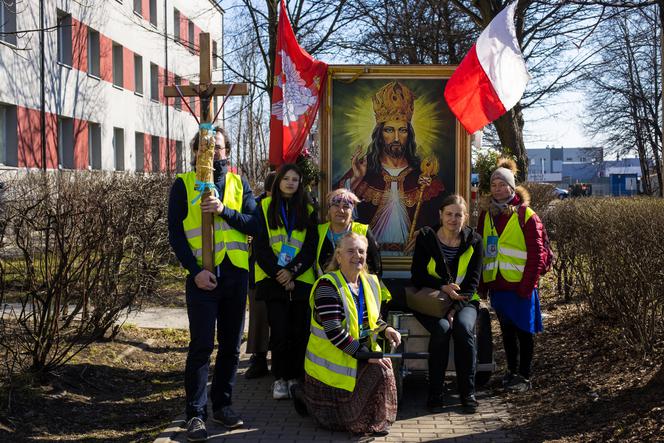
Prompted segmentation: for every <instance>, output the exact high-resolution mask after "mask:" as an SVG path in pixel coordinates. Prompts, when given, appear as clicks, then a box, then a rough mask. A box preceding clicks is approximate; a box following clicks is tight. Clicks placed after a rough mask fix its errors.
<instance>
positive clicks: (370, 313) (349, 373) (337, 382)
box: [304, 271, 380, 392]
mask: <svg viewBox="0 0 664 443" xmlns="http://www.w3.org/2000/svg"><path fill="white" fill-rule="evenodd" d="M323 279H325V280H328V281H330V282H331V283H332V284H333V285H334V287H335V288H336V290H337V293H338V294H339V296H340V298H341V303H342V305H343V308H344V314H345V318H344V320H343V321H342V323H341V325H342V327H343V328H344V329H346V331H347V332H348V334H350V336H351V337H353V339H355V340H357V339H359V337H360V328H359V325H358V315H359V313H358V312H357V307H356V306H355V301H354V300H353V295H352V293H351V292H350V289H349V288H348V284H347V283H346V280H345V279H344V277H343V275H342V274H341V271H334V272H329V273H327V274H325V275H323V276H322V277H321V278H319V279H318V281H320V280H323ZM360 279H361V282H362V286H363V292H364V300H365V302H366V310H367V317H368V319H369V328H370V329H371V330H372V331H375V330H376V328H377V321H378V315H379V306H380V305H379V303H380V285H379V283H378V278H377V277H376V276H375V275H371V274H364V273H362V274H360ZM316 286H317V284H314V287H313V288H312V290H311V295H310V297H309V305H310V307H311V334H310V335H309V343H308V344H307V352H306V354H305V359H304V370H305V371H306V372H307V374H309V375H310V376H311V377H313V378H315V379H316V380H319V381H321V382H322V383H325V384H326V385H328V386H333V387H335V388H339V389H344V390H346V391H350V392H352V391H353V390H354V389H355V377H356V375H357V359H355V358H354V357H352V356H351V355H348V354H346V353H345V352H343V351H342V350H340V349H339V348H337V347H336V346H334V345H333V344H332V343H331V342H330V340H329V339H328V338H327V335H326V334H325V330H324V329H323V327H322V326H321V325H320V324H319V323H318V322H317V321H316V315H315V307H314V306H315V305H314V293H315V289H316ZM370 344H371V345H370V346H371V349H372V350H373V351H380V347H379V346H378V344H377V343H376V340H375V334H373V333H372V334H371V336H370Z"/></svg>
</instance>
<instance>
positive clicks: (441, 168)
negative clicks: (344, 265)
mask: <svg viewBox="0 0 664 443" xmlns="http://www.w3.org/2000/svg"><path fill="white" fill-rule="evenodd" d="M331 68H332V67H331ZM334 68H336V69H332V70H331V71H330V72H331V77H332V78H331V79H330V81H329V82H328V91H327V92H328V94H327V100H328V103H326V106H325V107H324V108H323V109H327V110H328V111H327V115H326V117H327V119H325V118H324V119H323V121H324V124H323V125H322V131H321V132H322V133H324V134H322V138H321V140H322V143H321V144H322V146H326V147H329V149H328V150H324V151H328V154H329V155H327V156H323V157H324V160H327V163H328V165H329V169H328V171H329V180H328V185H329V186H330V188H329V189H335V188H339V187H344V188H348V189H351V190H352V191H353V192H354V193H355V194H356V195H357V196H358V197H359V198H360V200H361V202H360V203H359V204H358V205H357V207H356V209H355V211H356V213H355V216H356V219H357V220H358V221H360V222H362V223H367V224H369V226H370V228H371V230H372V232H373V234H374V236H375V237H376V240H377V241H378V243H379V246H380V251H381V255H382V256H383V257H384V258H387V257H396V258H404V257H408V256H409V255H410V254H411V253H412V245H413V241H412V240H413V239H414V237H415V235H416V233H417V230H418V229H420V228H421V227H423V226H434V225H436V224H438V223H439V216H438V210H439V208H440V204H441V202H442V200H443V199H444V197H445V196H446V195H448V194H450V193H454V192H463V193H464V194H466V193H467V192H464V191H466V189H465V187H464V186H461V185H462V184H463V183H465V181H466V179H465V178H464V177H460V176H459V173H460V170H461V169H464V171H465V168H460V167H459V166H460V163H461V162H462V160H463V161H465V159H466V157H467V156H468V157H469V149H462V148H464V146H463V145H465V144H467V143H466V142H467V141H468V138H467V137H465V136H464V133H463V132H462V131H459V128H458V124H457V121H456V119H455V118H454V116H453V115H452V113H451V112H450V110H449V108H448V107H447V104H446V102H445V99H444V98H443V91H444V89H445V78H447V77H449V75H451V71H450V70H449V68H448V71H445V72H444V74H447V73H448V72H449V75H447V76H445V75H442V76H440V75H431V68H430V67H426V68H428V69H427V70H426V71H421V72H420V73H419V74H420V75H414V74H418V73H416V72H414V71H416V70H417V68H424V67H415V68H414V67H412V66H409V67H403V68H407V69H408V75H407V76H404V75H391V76H386V75H385V74H384V73H381V72H376V73H375V75H370V74H369V73H366V72H365V73H364V74H363V75H360V76H353V77H357V78H351V79H352V81H349V79H348V75H344V74H345V73H344V72H343V71H344V69H343V68H346V67H334ZM441 68H442V67H441ZM374 69H376V70H377V71H380V70H381V67H375V68H374ZM383 69H390V68H383ZM391 69H392V70H394V69H398V68H397V67H391ZM422 73H424V74H425V75H422ZM381 74H382V75H381ZM427 74H428V75H427ZM441 77H442V78H441ZM460 134H461V136H460ZM468 175H469V170H468ZM462 182H463V183H462ZM461 188H463V189H461ZM388 261H389V260H388Z"/></svg>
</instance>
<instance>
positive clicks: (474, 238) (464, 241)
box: [410, 226, 482, 293]
mask: <svg viewBox="0 0 664 443" xmlns="http://www.w3.org/2000/svg"><path fill="white" fill-rule="evenodd" d="M438 228H439V227H438V226H435V227H433V228H431V227H428V226H426V227H424V228H422V229H421V230H420V233H419V234H418V235H417V239H416V240H415V251H414V253H413V263H412V265H411V268H410V271H411V283H412V284H413V286H416V287H417V288H425V287H426V288H434V289H438V288H440V287H441V286H443V285H446V284H448V283H451V282H454V281H455V280H456V274H457V270H458V268H459V257H460V256H461V255H462V254H463V253H464V252H466V250H467V249H468V248H469V247H471V246H472V247H473V255H472V257H471V259H470V263H468V270H467V271H466V277H465V278H464V279H463V282H461V284H460V285H459V286H460V287H461V291H460V292H463V293H474V292H475V291H477V286H478V285H479V283H480V277H481V276H482V237H481V236H480V235H479V234H478V233H477V232H475V230H474V229H472V228H469V227H464V228H463V230H462V231H461V244H460V245H459V252H458V253H457V256H456V257H454V260H452V261H450V262H448V263H447V264H448V266H449V268H450V271H451V273H452V275H448V273H447V269H446V267H445V263H444V261H443V251H442V249H441V245H440V242H439V240H438V236H437V235H436V232H437V231H438ZM431 258H433V259H434V261H435V262H436V273H437V274H438V275H440V276H441V278H437V277H434V276H431V275H429V273H428V272H427V265H428V264H429V261H430V260H431Z"/></svg>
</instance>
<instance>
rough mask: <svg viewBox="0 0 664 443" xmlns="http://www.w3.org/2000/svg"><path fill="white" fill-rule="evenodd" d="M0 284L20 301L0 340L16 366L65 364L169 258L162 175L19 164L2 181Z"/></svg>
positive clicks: (149, 284)
mask: <svg viewBox="0 0 664 443" xmlns="http://www.w3.org/2000/svg"><path fill="white" fill-rule="evenodd" d="M6 187H7V190H6V193H5V194H6V195H5V201H4V211H3V212H2V214H0V218H1V219H2V222H0V226H2V225H4V226H6V232H4V234H5V235H4V243H3V244H2V249H1V252H0V253H1V255H0V261H1V262H2V266H0V282H1V283H0V285H2V286H7V287H9V288H10V290H11V291H12V292H13V293H14V294H15V299H16V297H17V298H18V300H19V301H20V307H19V308H18V309H13V310H12V311H11V312H9V313H8V314H6V315H4V316H3V317H2V318H0V346H2V347H3V348H4V349H5V353H6V354H7V353H9V354H11V355H13V356H14V358H15V360H17V361H16V362H15V363H16V366H17V367H18V368H20V369H21V370H30V371H31V372H33V373H38V374H43V373H45V372H49V371H52V370H53V369H56V368H57V367H59V366H60V365H63V364H64V363H66V362H67V361H68V360H69V359H70V358H71V357H72V356H73V355H75V354H76V353H77V352H79V351H80V350H81V349H83V347H85V346H87V345H88V344H89V343H90V342H92V341H93V340H96V339H98V338H100V337H102V336H103V335H104V334H105V333H107V332H109V331H110V332H111V335H114V334H115V333H117V324H118V319H119V318H121V316H123V315H126V314H127V313H128V312H129V311H131V310H134V309H137V308H138V307H139V306H140V303H141V301H142V300H143V299H144V298H145V297H147V296H149V295H150V294H151V292H153V291H154V290H155V287H156V283H157V278H158V275H159V272H160V270H161V269H162V268H163V267H164V266H165V265H166V263H167V262H168V260H169V255H170V254H171V253H170V248H169V244H168V238H167V226H166V212H167V206H168V205H167V195H168V190H169V187H170V180H169V179H167V178H166V177H163V176H159V175H144V176H138V175H126V174H113V173H100V172H94V173H93V172H74V173H58V174H41V173H29V174H25V175H23V176H21V177H18V178H16V179H13V180H11V181H10V182H9V183H8V184H7V186H6Z"/></svg>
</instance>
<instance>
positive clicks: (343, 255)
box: [335, 238, 367, 273]
mask: <svg viewBox="0 0 664 443" xmlns="http://www.w3.org/2000/svg"><path fill="white" fill-rule="evenodd" d="M335 254H336V255H337V260H338V262H339V268H340V269H341V272H346V273H349V272H353V271H360V270H362V268H363V267H364V264H365V263H366V261H367V247H366V244H365V243H364V242H363V241H362V240H361V239H359V238H347V239H344V240H342V241H341V244H340V245H339V246H338V247H337V249H336V251H335Z"/></svg>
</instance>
